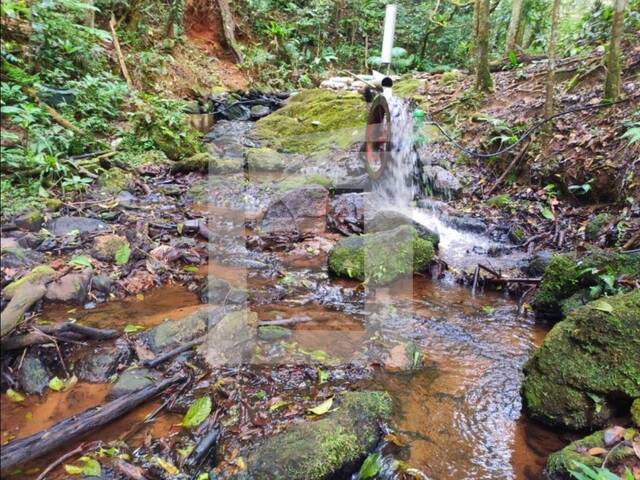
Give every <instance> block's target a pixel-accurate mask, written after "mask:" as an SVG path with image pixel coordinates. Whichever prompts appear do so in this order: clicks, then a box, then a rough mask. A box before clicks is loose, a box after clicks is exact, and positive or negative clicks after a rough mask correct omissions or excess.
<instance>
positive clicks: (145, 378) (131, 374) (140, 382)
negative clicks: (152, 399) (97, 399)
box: [109, 368, 160, 399]
mask: <svg viewBox="0 0 640 480" xmlns="http://www.w3.org/2000/svg"><path fill="white" fill-rule="evenodd" d="M159 379H160V374H159V373H158V372H156V371H155V370H149V369H148V368H131V369H129V370H126V371H124V372H122V374H121V375H120V376H119V377H118V380H116V383H114V384H113V387H112V388H111V392H109V398H110V399H114V398H118V397H122V396H123V395H127V394H128V393H133V392H137V391H138V390H142V389H143V388H144V387H147V386H149V385H151V384H153V383H156V382H157V381H158V380H159Z"/></svg>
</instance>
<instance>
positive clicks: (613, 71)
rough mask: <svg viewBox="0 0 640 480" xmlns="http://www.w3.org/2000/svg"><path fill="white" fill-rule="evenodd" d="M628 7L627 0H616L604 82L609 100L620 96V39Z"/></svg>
mask: <svg viewBox="0 0 640 480" xmlns="http://www.w3.org/2000/svg"><path fill="white" fill-rule="evenodd" d="M626 7H627V0H615V4H614V7H613V9H614V10H613V21H612V24H611V43H610V44H609V54H608V55H607V78H606V79H605V82H604V98H605V99H607V100H617V98H618V97H619V96H620V73H621V70H622V68H621V65H620V63H621V59H620V56H621V51H620V41H621V40H622V30H623V26H624V25H623V23H624V9H625V8H626Z"/></svg>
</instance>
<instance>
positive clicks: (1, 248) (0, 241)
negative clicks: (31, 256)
mask: <svg viewBox="0 0 640 480" xmlns="http://www.w3.org/2000/svg"><path fill="white" fill-rule="evenodd" d="M20 246H21V245H20V244H19V243H18V240H17V239H15V238H12V237H0V253H4V252H5V251H9V250H11V249H14V248H20Z"/></svg>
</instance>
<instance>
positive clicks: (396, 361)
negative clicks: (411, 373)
mask: <svg viewBox="0 0 640 480" xmlns="http://www.w3.org/2000/svg"><path fill="white" fill-rule="evenodd" d="M421 363H422V354H421V353H420V350H419V349H418V347H417V346H416V345H414V344H411V343H399V344H398V345H395V346H394V347H393V348H391V350H389V352H388V353H387V355H386V356H385V358H384V368H385V370H388V371H390V372H404V371H407V370H413V369H416V368H418V367H420V365H421Z"/></svg>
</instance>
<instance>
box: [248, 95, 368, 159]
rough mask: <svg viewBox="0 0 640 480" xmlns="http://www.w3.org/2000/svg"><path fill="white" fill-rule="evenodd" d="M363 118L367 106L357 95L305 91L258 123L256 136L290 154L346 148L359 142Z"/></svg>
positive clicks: (363, 122)
mask: <svg viewBox="0 0 640 480" xmlns="http://www.w3.org/2000/svg"><path fill="white" fill-rule="evenodd" d="M366 115H367V105H366V103H365V102H364V101H363V100H362V97H360V95H358V94H356V93H353V92H334V91H330V90H320V89H313V90H305V91H303V92H300V93H299V94H298V95H295V96H293V97H291V99H290V100H289V102H288V103H287V105H286V106H284V107H283V108H281V109H280V110H278V111H276V112H274V113H272V114H271V115H269V116H267V117H265V118H262V119H261V120H259V121H258V122H257V124H256V130H255V134H256V136H257V137H258V138H261V139H264V140H267V141H268V142H269V143H270V146H271V147H273V148H275V149H277V150H280V151H285V152H290V153H305V154H309V153H315V152H318V151H321V150H327V149H330V148H332V147H339V148H347V147H349V146H350V145H352V144H353V143H355V142H358V141H360V140H361V137H362V131H363V128H364V126H365V123H366Z"/></svg>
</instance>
